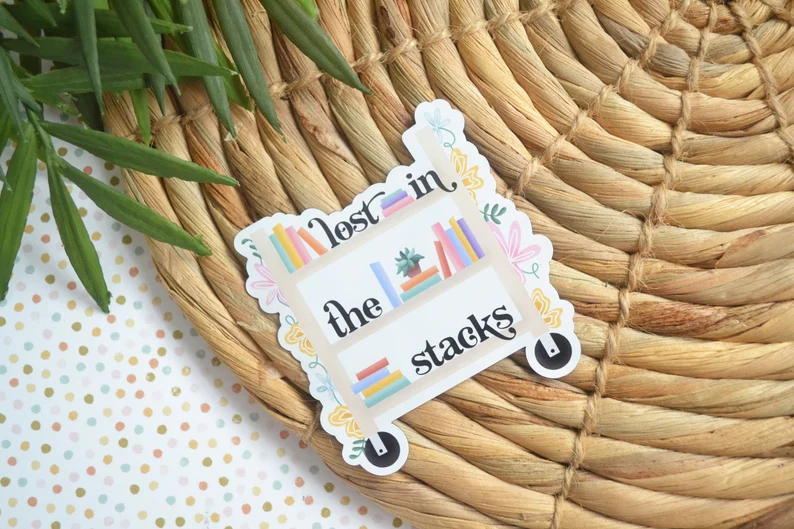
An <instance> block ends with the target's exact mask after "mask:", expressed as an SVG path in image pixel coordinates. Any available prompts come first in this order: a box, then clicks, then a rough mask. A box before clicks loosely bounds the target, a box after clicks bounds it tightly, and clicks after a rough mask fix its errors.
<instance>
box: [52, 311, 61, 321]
mask: <svg viewBox="0 0 794 529" xmlns="http://www.w3.org/2000/svg"><path fill="white" fill-rule="evenodd" d="M52 321H61V315H60V314H59V313H57V312H56V313H55V314H53V315H52Z"/></svg>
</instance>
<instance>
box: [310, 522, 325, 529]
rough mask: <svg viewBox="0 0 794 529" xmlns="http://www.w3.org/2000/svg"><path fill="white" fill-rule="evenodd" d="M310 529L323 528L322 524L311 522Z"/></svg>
mask: <svg viewBox="0 0 794 529" xmlns="http://www.w3.org/2000/svg"><path fill="white" fill-rule="evenodd" d="M312 529H323V526H322V525H320V524H319V523H317V522H315V523H313V524H312Z"/></svg>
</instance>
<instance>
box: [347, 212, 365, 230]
mask: <svg viewBox="0 0 794 529" xmlns="http://www.w3.org/2000/svg"><path fill="white" fill-rule="evenodd" d="M350 223H351V224H352V225H353V231H355V232H361V231H364V230H366V229H367V219H365V218H364V213H363V212H361V211H356V212H355V213H353V214H352V215H350Z"/></svg>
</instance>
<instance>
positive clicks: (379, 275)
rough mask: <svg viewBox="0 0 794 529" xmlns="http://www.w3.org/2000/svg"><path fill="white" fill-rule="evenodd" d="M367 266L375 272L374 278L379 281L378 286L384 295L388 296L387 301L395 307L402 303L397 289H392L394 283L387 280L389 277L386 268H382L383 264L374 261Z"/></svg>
mask: <svg viewBox="0 0 794 529" xmlns="http://www.w3.org/2000/svg"><path fill="white" fill-rule="evenodd" d="M369 267H370V268H371V269H372V272H373V273H374V274H375V278H376V279H377V280H378V283H380V288H382V289H383V292H384V293H385V294H386V297H387V298H389V303H391V306H392V308H394V309H396V308H397V307H399V306H400V305H402V301H400V297H399V296H398V295H397V291H396V290H394V285H392V284H391V281H389V277H388V276H387V275H386V270H384V269H383V265H382V264H380V263H378V262H376V263H371V264H370V265H369Z"/></svg>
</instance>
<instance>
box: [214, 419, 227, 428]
mask: <svg viewBox="0 0 794 529" xmlns="http://www.w3.org/2000/svg"><path fill="white" fill-rule="evenodd" d="M225 424H226V423H225V422H223V419H218V420H217V421H216V422H215V427H216V428H223V426H224V425H225Z"/></svg>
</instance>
